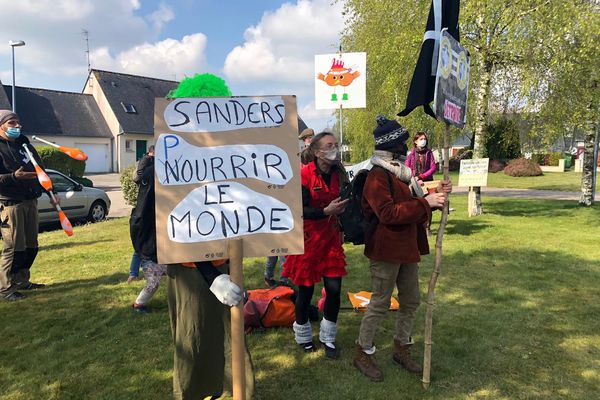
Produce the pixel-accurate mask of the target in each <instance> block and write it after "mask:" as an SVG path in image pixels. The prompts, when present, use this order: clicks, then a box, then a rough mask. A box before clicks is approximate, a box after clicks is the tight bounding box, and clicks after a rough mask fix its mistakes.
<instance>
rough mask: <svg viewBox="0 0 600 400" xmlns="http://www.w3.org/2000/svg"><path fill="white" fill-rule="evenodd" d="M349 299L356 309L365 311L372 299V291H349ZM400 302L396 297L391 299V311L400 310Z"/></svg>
mask: <svg viewBox="0 0 600 400" xmlns="http://www.w3.org/2000/svg"><path fill="white" fill-rule="evenodd" d="M348 299H349V300H350V303H352V307H353V308H354V311H365V310H366V309H367V307H368V306H369V302H370V301H371V292H365V291H364V290H363V291H360V292H358V293H352V292H348ZM399 308H400V303H398V300H396V299H395V298H394V297H392V300H391V301H390V311H398V309H399Z"/></svg>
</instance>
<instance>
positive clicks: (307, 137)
mask: <svg viewBox="0 0 600 400" xmlns="http://www.w3.org/2000/svg"><path fill="white" fill-rule="evenodd" d="M314 136H315V131H314V130H312V129H310V128H306V129H304V130H303V131H302V132H300V135H299V136H298V140H300V141H302V143H303V145H304V148H303V149H302V150H301V152H300V162H302V165H306V164H308V163H309V162H311V161H312V160H313V156H312V155H311V154H310V151H309V150H308V147H309V146H310V142H311V140H312V138H313V137H314Z"/></svg>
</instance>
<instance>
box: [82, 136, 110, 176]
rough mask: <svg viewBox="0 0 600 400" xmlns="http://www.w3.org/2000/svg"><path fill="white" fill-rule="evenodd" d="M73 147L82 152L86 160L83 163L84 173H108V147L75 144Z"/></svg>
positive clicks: (98, 144)
mask: <svg viewBox="0 0 600 400" xmlns="http://www.w3.org/2000/svg"><path fill="white" fill-rule="evenodd" d="M75 147H77V148H79V149H81V150H83V152H84V153H85V154H87V156H88V159H87V161H86V162H85V173H86V174H88V173H91V172H109V171H110V160H109V158H108V145H107V144H100V143H75Z"/></svg>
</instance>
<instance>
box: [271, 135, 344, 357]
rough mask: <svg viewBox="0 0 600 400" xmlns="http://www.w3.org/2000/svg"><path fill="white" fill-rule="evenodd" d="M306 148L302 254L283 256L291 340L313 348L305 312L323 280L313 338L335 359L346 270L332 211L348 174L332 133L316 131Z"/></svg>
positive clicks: (339, 204) (338, 209)
mask: <svg viewBox="0 0 600 400" xmlns="http://www.w3.org/2000/svg"><path fill="white" fill-rule="evenodd" d="M308 149H309V152H310V153H311V156H312V157H313V161H311V162H309V163H308V164H307V165H303V166H302V169H301V179H302V203H303V213H304V254H302V255H292V256H288V257H287V258H286V261H285V271H284V273H283V275H284V276H286V277H288V278H290V279H291V281H292V282H293V283H294V284H295V285H297V286H298V295H297V296H296V321H295V322H294V334H295V339H296V343H298V345H300V347H301V348H302V349H303V350H304V351H305V352H313V351H315V350H316V347H315V344H314V342H313V338H312V327H311V324H310V321H309V319H308V313H309V309H310V303H311V299H312V295H313V292H314V289H315V283H317V282H320V281H321V280H323V284H324V286H325V292H326V300H325V307H324V313H323V319H322V320H321V325H320V331H319V341H320V342H321V344H322V345H323V348H324V350H325V356H326V357H328V358H333V359H336V358H338V357H339V349H338V348H337V347H336V344H335V338H336V334H337V317H338V313H339V310H340V301H341V297H340V296H341V286H342V277H343V276H345V275H346V258H345V256H344V249H343V248H342V234H341V230H340V224H339V223H338V218H337V216H338V215H339V214H341V213H342V212H343V211H344V207H345V206H346V203H347V202H348V200H342V199H341V198H340V192H341V189H342V188H343V187H344V186H345V185H346V184H347V183H348V177H347V175H346V171H345V170H344V167H343V166H342V164H341V162H340V150H339V144H338V142H337V140H336V138H335V136H334V135H333V134H332V133H329V132H322V133H319V134H318V135H316V136H315V137H314V138H313V139H312V141H311V143H310V145H309V148H308Z"/></svg>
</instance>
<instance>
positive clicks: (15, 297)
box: [2, 292, 27, 301]
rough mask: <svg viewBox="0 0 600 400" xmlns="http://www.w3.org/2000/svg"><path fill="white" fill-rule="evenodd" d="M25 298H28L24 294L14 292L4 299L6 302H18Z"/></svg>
mask: <svg viewBox="0 0 600 400" xmlns="http://www.w3.org/2000/svg"><path fill="white" fill-rule="evenodd" d="M25 297H27V296H25V295H24V294H23V293H19V292H12V293H10V294H7V295H6V296H4V297H2V299H3V300H6V301H17V300H22V299H24V298H25Z"/></svg>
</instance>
